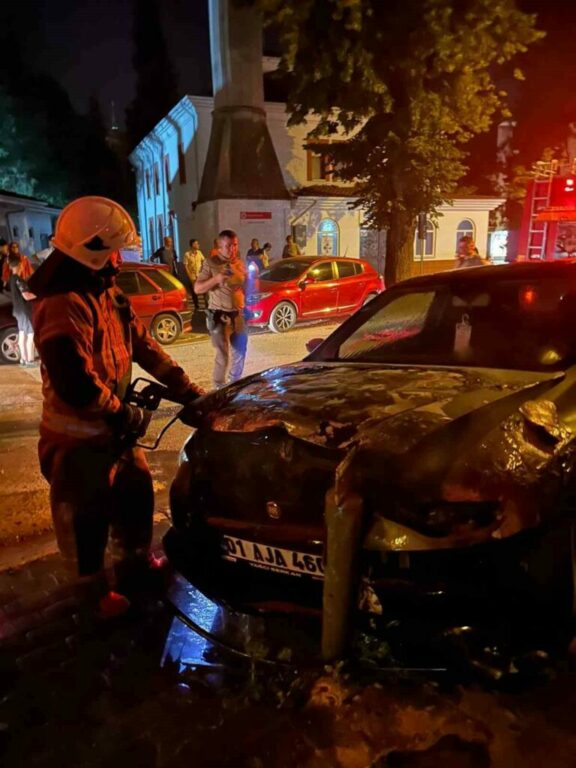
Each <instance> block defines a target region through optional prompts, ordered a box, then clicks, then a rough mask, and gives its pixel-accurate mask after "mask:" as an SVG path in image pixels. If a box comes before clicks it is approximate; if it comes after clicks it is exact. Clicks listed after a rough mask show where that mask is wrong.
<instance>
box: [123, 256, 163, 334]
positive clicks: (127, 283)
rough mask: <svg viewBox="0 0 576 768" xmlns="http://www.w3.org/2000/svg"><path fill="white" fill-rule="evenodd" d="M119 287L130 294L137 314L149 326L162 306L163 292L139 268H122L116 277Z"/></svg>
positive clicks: (127, 294) (129, 296)
mask: <svg viewBox="0 0 576 768" xmlns="http://www.w3.org/2000/svg"><path fill="white" fill-rule="evenodd" d="M116 283H117V284H118V287H119V288H121V290H122V291H123V292H124V293H125V294H126V296H128V298H129V299H130V303H131V304H132V308H133V309H134V312H135V313H136V315H137V316H138V317H139V318H140V319H141V320H142V321H143V322H144V324H145V325H146V326H147V327H148V326H149V325H150V321H151V320H152V318H153V317H154V315H155V314H156V313H157V312H158V311H159V310H160V309H161V308H162V294H161V293H160V292H159V291H158V288H157V287H156V286H155V285H154V284H153V283H151V282H150V281H149V280H148V279H147V278H146V277H145V276H144V275H142V274H141V273H140V272H138V270H135V269H134V270H132V269H122V270H121V272H120V274H119V275H118V277H117V278H116Z"/></svg>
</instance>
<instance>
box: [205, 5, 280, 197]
mask: <svg viewBox="0 0 576 768" xmlns="http://www.w3.org/2000/svg"><path fill="white" fill-rule="evenodd" d="M209 7H210V55H211V60H212V85H213V91H214V114H213V117H212V132H211V135H210V144H209V146H208V155H207V158H206V164H205V166H204V172H203V175H202V183H201V186H200V193H199V195H198V203H204V202H207V201H210V200H221V199H239V198H244V199H267V200H286V199H288V198H289V194H288V191H287V190H286V185H285V184H284V179H283V177H282V173H281V171H280V166H279V164H278V158H277V157H276V152H275V151H274V147H273V145H272V140H271V139H270V134H269V132H268V126H267V125H266V113H265V112H264V86H263V80H262V20H261V18H260V14H259V13H258V12H257V11H256V10H255V9H254V8H250V7H246V6H244V7H238V6H237V5H236V3H235V2H234V0H209Z"/></svg>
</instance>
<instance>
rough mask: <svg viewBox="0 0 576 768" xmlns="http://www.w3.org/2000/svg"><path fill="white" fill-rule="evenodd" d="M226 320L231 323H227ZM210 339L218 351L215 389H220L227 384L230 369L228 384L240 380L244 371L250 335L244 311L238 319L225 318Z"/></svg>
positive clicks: (215, 363)
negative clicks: (247, 330) (247, 331)
mask: <svg viewBox="0 0 576 768" xmlns="http://www.w3.org/2000/svg"><path fill="white" fill-rule="evenodd" d="M226 320H228V321H229V322H225V321H226ZM210 338H211V339H212V346H213V347H214V349H215V350H216V359H215V360H214V375H213V379H214V387H215V389H219V388H220V387H223V386H224V385H225V384H226V383H227V382H226V372H227V371H228V369H229V372H228V383H231V382H233V381H236V380H237V379H239V378H240V377H241V376H242V371H243V370H244V361H245V359H246V349H247V347H248V335H247V333H246V327H245V322H244V316H243V315H242V311H240V312H239V313H238V315H237V316H236V317H227V316H223V317H222V318H221V319H220V320H219V321H218V322H217V323H216V326H215V327H214V329H213V330H211V331H210Z"/></svg>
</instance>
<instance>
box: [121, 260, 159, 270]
mask: <svg viewBox="0 0 576 768" xmlns="http://www.w3.org/2000/svg"><path fill="white" fill-rule="evenodd" d="M120 269H121V270H124V269H143V270H155V269H168V265H167V264H150V263H149V262H146V261H125V262H123V263H122V264H120Z"/></svg>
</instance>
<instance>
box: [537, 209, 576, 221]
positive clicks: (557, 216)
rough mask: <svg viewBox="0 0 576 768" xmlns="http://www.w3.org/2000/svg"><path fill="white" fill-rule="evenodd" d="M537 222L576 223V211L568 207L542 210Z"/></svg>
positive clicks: (538, 214)
mask: <svg viewBox="0 0 576 768" xmlns="http://www.w3.org/2000/svg"><path fill="white" fill-rule="evenodd" d="M535 220H536V221H576V210H575V209H574V208H568V207H567V206H564V207H563V206H560V205H556V206H550V208H541V209H540V210H539V211H538V213H537V214H536V218H535Z"/></svg>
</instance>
